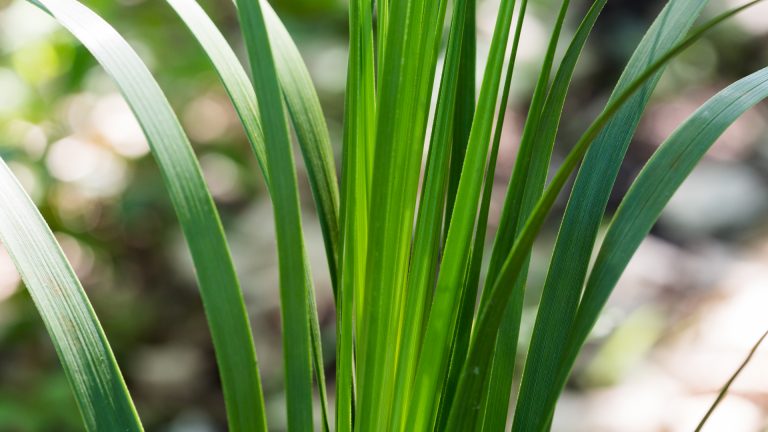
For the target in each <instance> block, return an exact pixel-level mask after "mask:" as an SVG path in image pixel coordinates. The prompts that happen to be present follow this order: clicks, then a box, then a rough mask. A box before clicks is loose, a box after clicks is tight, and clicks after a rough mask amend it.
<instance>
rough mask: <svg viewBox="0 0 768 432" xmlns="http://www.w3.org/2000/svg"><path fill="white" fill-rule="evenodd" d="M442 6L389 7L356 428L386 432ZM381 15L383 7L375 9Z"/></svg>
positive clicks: (433, 2)
mask: <svg viewBox="0 0 768 432" xmlns="http://www.w3.org/2000/svg"><path fill="white" fill-rule="evenodd" d="M446 3H447V1H446V0H414V1H400V0H398V1H394V2H392V3H390V4H388V7H387V8H386V10H387V14H388V15H387V18H386V20H387V21H386V37H385V38H384V46H380V47H379V52H380V53H382V54H383V58H380V59H379V65H380V69H379V82H378V88H377V111H376V116H377V117H376V124H377V128H376V143H375V149H374V155H375V158H374V164H373V165H374V166H373V178H372V184H371V191H370V198H371V202H370V210H369V214H370V215H371V217H370V218H369V224H368V248H367V263H366V275H365V276H366V279H365V280H366V282H365V293H364V294H363V316H364V317H365V320H364V322H363V323H362V332H361V334H360V335H359V339H358V340H359V341H360V344H359V346H360V348H361V349H360V350H359V351H358V354H359V355H358V371H359V373H358V377H359V389H360V392H359V404H358V408H359V412H358V415H357V417H356V427H357V429H360V430H366V431H377V430H382V429H386V428H388V427H389V422H390V415H391V405H392V402H393V399H394V398H395V395H394V394H393V393H394V382H393V380H391V379H389V377H391V376H394V374H395V367H396V355H397V351H398V349H399V343H398V339H399V333H400V330H401V328H402V325H401V323H400V322H399V321H400V320H401V319H402V305H403V299H404V294H405V285H406V276H407V269H408V255H409V252H410V249H411V240H412V235H413V234H412V232H413V216H414V212H415V206H416V194H417V190H418V181H419V174H420V168H421V157H422V151H423V144H424V136H425V134H426V123H427V122H426V119H427V114H428V110H429V104H428V103H426V101H428V100H430V95H431V91H432V84H433V81H434V75H435V65H436V63H437V53H438V50H439V47H440V40H441V35H442V30H443V21H444V18H445V9H446ZM380 10H381V8H380Z"/></svg>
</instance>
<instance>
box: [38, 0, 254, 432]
mask: <svg viewBox="0 0 768 432" xmlns="http://www.w3.org/2000/svg"><path fill="white" fill-rule="evenodd" d="M35 1H36V2H37V0H35ZM36 4H38V5H41V6H42V7H43V8H44V9H45V10H47V11H48V12H49V13H50V14H51V15H52V16H53V17H54V18H56V20H57V21H59V23H61V25H63V26H64V27H66V28H67V29H68V30H69V31H70V32H72V34H73V35H74V36H75V37H77V38H78V39H79V40H80V41H81V42H82V43H83V45H85V46H86V48H88V50H89V51H90V52H91V53H92V54H93V56H94V57H95V58H96V60H98V61H99V63H100V64H101V65H102V67H104V69H105V70H106V71H107V73H109V74H110V75H111V76H112V78H113V79H114V80H115V82H116V83H117V85H118V86H119V87H120V90H121V91H122V93H123V95H124V96H125V98H126V100H127V102H128V104H129V105H130V107H131V109H132V110H133V112H134V114H135V115H136V118H137V119H138V120H139V124H140V125H141V127H142V129H143V130H144V133H145V134H146V136H147V139H148V141H149V144H150V147H151V149H152V154H153V156H154V157H155V160H156V161H157V163H158V166H159V167H160V170H161V172H162V174H163V179H164V181H165V185H166V188H167V189H168V192H169V194H170V197H171V202H172V203H173V206H174V208H175V210H176V216H177V217H178V219H179V222H180V224H181V228H182V231H183V232H184V236H185V238H186V239H187V244H188V245H189V249H190V252H191V254H192V259H193V261H194V264H195V270H196V272H197V279H198V283H199V285H200V294H201V296H202V299H203V305H204V307H205V311H206V315H207V317H208V325H209V327H210V329H211V335H212V337H213V343H214V348H215V351H216V359H217V361H218V365H219V374H220V375H221V380H222V386H223V389H224V397H225V401H226V406H227V418H228V419H229V427H230V429H231V430H235V431H253V430H265V429H266V418H265V415H264V401H263V395H262V391H261V381H260V378H259V374H258V365H257V361H256V351H255V350H254V347H253V337H252V335H251V328H250V324H249V322H248V316H247V314H246V311H245V305H244V303H243V297H242V293H241V291H240V285H239V282H238V280H237V276H236V274H235V269H234V266H233V264H232V259H231V258H230V253H229V248H228V247H227V243H226V239H225V237H224V232H223V229H222V227H221V221H220V219H219V215H218V212H217V211H216V207H215V206H214V204H213V200H212V199H211V195H210V193H209V192H208V189H207V187H206V185H205V182H204V180H203V176H202V174H201V172H200V166H199V164H198V162H197V159H196V158H195V154H194V152H193V151H192V147H191V146H190V144H189V140H188V139H187V137H186V135H185V134H184V132H183V130H182V129H181V126H180V125H179V122H178V119H177V118H176V116H175V114H174V113H173V111H172V110H171V107H170V105H169V104H168V101H167V99H166V98H165V95H163V92H162V90H160V87H159V86H158V85H157V82H156V81H155V80H154V78H153V77H152V74H151V73H150V72H149V70H148V69H147V67H146V66H145V65H144V63H142V61H141V59H140V58H139V57H138V55H137V54H136V52H135V51H134V50H133V49H132V48H131V47H130V46H129V45H128V43H127V42H126V41H125V40H124V39H123V38H122V37H121V36H120V35H119V34H118V33H117V32H116V31H115V30H114V29H113V28H112V27H111V26H110V25H109V24H108V23H106V22H105V21H104V20H102V19H101V18H100V17H99V16H98V15H96V14H95V13H93V12H92V11H91V10H89V9H88V8H86V7H85V6H83V5H82V4H80V3H78V2H77V1H75V0H39V3H36Z"/></svg>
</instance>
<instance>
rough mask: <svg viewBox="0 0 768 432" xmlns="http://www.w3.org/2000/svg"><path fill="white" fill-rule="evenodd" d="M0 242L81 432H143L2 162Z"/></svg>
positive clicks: (100, 337) (93, 322)
mask: <svg viewBox="0 0 768 432" xmlns="http://www.w3.org/2000/svg"><path fill="white" fill-rule="evenodd" d="M0 240H2V243H3V245H5V248H6V250H7V251H8V253H9V255H10V256H11V258H12V259H13V261H14V263H15V264H16V268H18V270H19V273H20V274H21V277H22V278H23V279H24V283H25V284H26V286H27V289H28V290H29V293H30V294H31V296H32V300H33V301H34V302H35V306H36V307H37V309H38V310H39V311H40V315H41V316H42V318H43V321H44V322H45V326H46V328H47V329H48V333H49V334H50V335H51V340H52V341H53V345H54V346H55V347H56V352H57V353H58V355H59V359H60V360H61V363H62V365H63V367H64V372H65V373H66V375H67V378H68V379H69V383H70V386H71V387H72V389H73V391H74V394H75V400H76V401H77V406H78V408H80V413H81V414H82V416H83V421H84V423H85V428H86V430H88V431H93V432H96V431H104V430H120V431H141V430H143V429H142V426H141V422H140V421H139V417H138V414H136V409H135V408H134V406H133V401H131V397H130V395H129V394H128V389H127V388H126V387H125V382H124V381H123V377H122V375H121V374H120V369H118V366H117V363H116V362H115V356H114V355H113V354H112V349H111V348H110V347H109V342H107V338H106V336H105V335H104V331H103V330H102V329H101V325H100V324H99V321H98V319H97V318H96V314H95V313H94V312H93V308H92V307H91V304H90V302H88V297H87V296H86V295H85V291H83V288H82V286H81V285H80V281H78V279H77V276H75V272H74V271H73V270H72V267H71V266H70V265H69V263H68V262H67V259H66V258H65V257H64V253H63V252H62V251H61V248H60V247H59V244H58V243H57V242H56V239H55V238H54V237H53V233H51V230H50V228H48V225H47V224H46V223H45V221H44V220H43V217H42V216H41V215H40V212H38V211H37V208H35V205H34V203H33V202H32V200H31V199H29V196H27V194H26V193H25V192H24V190H23V189H22V187H21V185H19V183H18V182H17V180H16V178H15V177H14V176H13V174H12V173H11V171H10V170H9V169H8V166H7V165H6V164H5V162H4V161H2V159H0Z"/></svg>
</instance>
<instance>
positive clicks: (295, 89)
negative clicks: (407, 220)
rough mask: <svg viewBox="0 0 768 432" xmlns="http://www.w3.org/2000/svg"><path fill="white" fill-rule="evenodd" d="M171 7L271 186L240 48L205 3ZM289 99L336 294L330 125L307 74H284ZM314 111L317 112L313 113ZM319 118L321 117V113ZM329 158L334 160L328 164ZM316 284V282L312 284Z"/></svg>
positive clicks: (275, 22)
mask: <svg viewBox="0 0 768 432" xmlns="http://www.w3.org/2000/svg"><path fill="white" fill-rule="evenodd" d="M168 2H169V4H170V5H171V7H173V9H174V10H175V11H176V13H177V14H178V15H179V17H180V18H181V19H182V21H184V23H185V24H186V25H187V27H188V28H189V30H190V31H191V32H192V34H193V35H194V36H195V38H196V39H197V41H198V42H199V43H200V45H201V46H202V48H203V49H204V50H205V53H206V55H207V56H208V58H209V59H210V60H211V63H213V66H214V68H215V69H216V72H217V73H218V75H219V77H220V79H221V82H222V84H223V85H224V88H225V89H226V90H227V93H228V95H229V97H230V99H231V100H232V104H233V106H234V107H235V110H236V111H237V113H238V116H239V117H240V121H241V122H242V124H243V127H244V129H245V133H246V136H247V137H248V140H249V142H250V143H251V147H252V148H253V151H254V153H255V155H256V159H257V161H258V162H259V166H260V167H261V171H262V173H263V175H264V178H265V179H266V181H267V184H269V172H268V171H267V161H266V154H265V149H264V132H263V130H262V128H261V119H260V117H259V111H258V102H257V101H256V94H255V92H254V89H253V86H252V85H251V82H250V80H249V78H248V75H247V74H246V72H245V69H243V67H242V65H241V64H240V62H239V60H238V59H237V56H236V55H235V52H234V51H233V50H232V48H231V47H230V46H229V44H228V43H227V41H226V39H224V36H223V35H222V34H221V32H219V30H218V29H217V28H216V26H215V24H214V23H213V21H211V19H210V18H209V17H208V15H207V14H206V13H205V11H204V10H203V9H202V8H201V7H200V5H199V4H198V3H197V2H196V1H195V0H169V1H168ZM268 22H271V23H272V28H273V29H275V30H274V31H273V33H279V34H281V35H282V38H283V39H287V40H286V41H284V42H283V44H282V45H289V46H290V47H292V49H291V48H284V49H282V52H283V53H284V54H283V55H282V56H280V57H278V61H282V62H283V63H285V66H284V68H294V69H295V68H301V69H302V70H304V71H306V68H304V67H303V63H301V57H300V56H299V55H298V51H296V49H295V47H294V46H293V44H292V42H291V41H290V37H289V36H288V34H287V32H286V31H285V29H284V28H282V25H281V24H280V21H279V18H277V16H276V15H275V16H274V18H273V19H272V20H270V21H268ZM280 76H281V78H282V82H283V86H284V87H283V88H284V93H285V94H286V101H287V104H288V105H289V106H294V105H298V106H296V107H295V108H294V109H293V110H292V112H295V113H298V114H297V115H295V116H294V117H293V118H294V123H295V124H296V129H297V131H298V133H297V135H298V137H299V143H300V144H301V148H302V150H303V154H304V159H305V160H306V161H307V166H308V167H309V169H308V174H309V179H310V185H311V186H312V191H313V193H314V197H315V201H316V202H317V205H318V209H319V211H318V213H319V214H320V220H321V227H322V229H323V235H324V240H325V245H326V256H327V257H328V265H329V270H330V274H331V279H332V283H333V288H334V292H335V290H336V283H335V279H336V250H337V247H336V243H337V242H338V221H337V217H336V216H337V213H338V211H337V205H338V199H337V192H336V191H337V188H336V181H335V177H336V174H335V172H334V168H333V159H332V156H331V155H330V154H329V153H330V142H329V138H328V132H327V129H326V127H325V123H324V122H323V121H322V111H321V110H320V106H319V102H318V101H317V95H316V94H315V92H314V88H313V87H312V82H311V80H310V79H309V75H308V74H307V73H294V74H281V75H280ZM311 113H317V115H313V114H311ZM318 116H319V120H318V118H317V117H318ZM328 161H330V162H328ZM310 287H311V285H310ZM314 298H315V295H314V293H310V295H309V296H308V299H309V300H310V304H308V307H309V309H308V312H307V313H308V314H309V316H310V326H311V331H312V359H313V366H314V369H315V376H316V378H317V382H318V387H319V390H320V400H321V405H322V412H323V420H324V424H325V425H326V429H327V428H328V427H327V424H328V419H327V417H328V415H327V411H328V407H327V398H326V389H325V374H324V367H323V354H322V346H321V343H320V325H319V323H318V317H317V307H316V306H315V304H314Z"/></svg>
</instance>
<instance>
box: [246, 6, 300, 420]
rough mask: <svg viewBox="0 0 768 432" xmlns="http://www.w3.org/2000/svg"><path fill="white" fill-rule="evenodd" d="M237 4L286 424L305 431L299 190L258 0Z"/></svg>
mask: <svg viewBox="0 0 768 432" xmlns="http://www.w3.org/2000/svg"><path fill="white" fill-rule="evenodd" d="M237 6H238V15H239V17H240V23H241V26H242V30H243V36H244V38H245V44H246V47H247V49H248V58H249V59H250V63H251V70H252V72H253V83H254V87H255V90H256V96H257V98H258V100H259V101H260V105H259V114H260V115H261V119H262V122H263V127H264V138H265V139H266V155H267V168H268V171H269V173H270V192H271V194H272V206H273V210H274V217H275V228H276V231H277V252H278V261H279V267H280V305H281V308H282V323H283V359H284V365H285V384H286V399H287V405H288V407H287V409H288V428H289V429H291V430H302V431H311V430H313V425H314V423H313V420H312V354H311V338H312V335H311V325H310V322H311V317H310V313H309V311H308V309H307V305H308V304H309V301H310V300H309V298H308V297H309V296H310V295H311V294H312V288H311V283H312V282H311V279H310V277H309V275H310V272H309V265H308V263H307V258H306V252H305V250H304V240H303V234H302V227H301V211H300V209H299V191H298V183H297V180H296V169H295V166H294V161H293V152H292V149H291V140H290V136H289V133H288V122H287V119H286V114H285V106H284V103H283V97H282V90H281V87H280V82H279V81H278V75H277V69H276V67H275V60H274V57H273V56H272V48H271V43H270V36H269V33H268V30H267V25H266V22H265V17H264V11H263V10H262V7H261V3H260V2H257V1H250V0H238V2H237Z"/></svg>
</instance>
